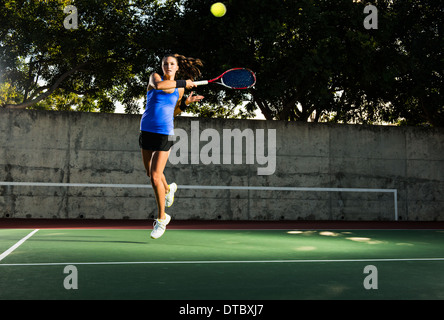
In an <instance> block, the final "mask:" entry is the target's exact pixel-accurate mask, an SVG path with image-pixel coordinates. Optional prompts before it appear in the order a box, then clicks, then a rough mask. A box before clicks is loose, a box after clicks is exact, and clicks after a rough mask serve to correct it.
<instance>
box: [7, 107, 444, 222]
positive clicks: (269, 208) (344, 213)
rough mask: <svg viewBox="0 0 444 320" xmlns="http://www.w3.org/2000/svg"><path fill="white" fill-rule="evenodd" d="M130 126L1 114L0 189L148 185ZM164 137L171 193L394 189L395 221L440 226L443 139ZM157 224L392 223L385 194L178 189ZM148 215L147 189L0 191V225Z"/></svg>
mask: <svg viewBox="0 0 444 320" xmlns="http://www.w3.org/2000/svg"><path fill="white" fill-rule="evenodd" d="M139 121H140V116H138V115H118V114H94V113H63V112H42V111H26V110H25V111H18V110H1V109H0V181H8V182H53V183H97V184H149V180H148V178H147V177H146V175H145V171H144V168H143V165H142V161H141V155H140V150H139V147H138V133H139ZM175 126H176V129H177V130H176V135H177V136H178V137H177V141H176V145H175V149H174V150H173V151H172V153H171V155H170V161H169V163H168V164H167V168H166V170H165V175H166V178H167V180H168V181H169V182H173V181H175V182H176V183H177V184H178V185H179V186H181V185H199V186H264V187H322V188H327V187H334V188H336V187H341V188H372V189H397V190H398V215H399V219H400V220H423V221H432V220H441V221H442V220H444V210H443V209H444V170H443V169H444V130H443V129H430V128H412V127H385V126H354V125H332V124H312V123H294V122H293V123H290V122H280V121H254V120H219V119H199V118H178V119H176V124H175ZM235 129H240V130H239V131H238V132H236V131H234V130H235ZM230 133H231V134H236V133H237V134H239V133H240V134H244V135H245V136H246V137H247V136H248V135H249V136H248V139H253V140H252V141H253V142H254V143H253V146H252V148H251V149H250V150H249V151H247V146H246V145H245V143H244V144H243V145H241V146H239V145H236V143H235V141H234V140H231V139H228V138H227V137H228V135H229V134H230ZM225 134H227V135H225ZM274 134H275V137H276V142H275V143H274V142H273V135H274ZM244 139H247V138H244ZM261 139H262V140H261ZM228 140H230V141H231V146H230V148H228ZM261 141H263V143H262V142H261ZM261 147H264V150H261ZM274 151H275V153H276V156H275V167H274V166H273V163H272V158H273V157H274V156H273V152H274ZM237 155H240V156H241V158H240V162H241V163H240V164H234V162H235V157H236V156H237ZM267 156H268V159H267ZM218 161H219V163H217V162H218ZM208 162H212V163H209V164H208ZM214 162H216V164H215V163H214ZM230 162H231V163H230ZM238 162H239V159H238ZM247 162H248V163H247ZM229 163H230V164H229ZM261 170H262V174H259V173H261ZM267 170H268V172H267ZM264 173H265V174H264ZM167 212H168V213H169V214H171V215H173V216H174V218H175V219H177V220H186V219H222V220H230V219H235V220H245V219H250V220H274V219H286V220H297V219H304V220H369V221H371V220H393V219H394V199H393V194H391V193H350V192H339V193H338V192H313V191H309V192H306V191H269V190H265V191H260V190H199V189H183V188H182V189H179V191H178V192H177V194H176V200H175V203H174V205H173V207H171V208H170V209H168V210H167ZM156 214H157V209H156V203H155V199H154V196H153V192H152V190H151V189H147V188H122V187H119V188H87V187H54V186H51V187H31V186H10V185H9V186H0V218H8V217H10V218H62V219H63V218H85V219H100V218H108V219H122V218H123V219H147V218H148V219H151V218H153V217H154V216H155V215H156Z"/></svg>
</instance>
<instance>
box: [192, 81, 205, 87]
mask: <svg viewBox="0 0 444 320" xmlns="http://www.w3.org/2000/svg"><path fill="white" fill-rule="evenodd" d="M194 84H195V85H196V86H203V85H206V84H208V81H207V80H202V81H194Z"/></svg>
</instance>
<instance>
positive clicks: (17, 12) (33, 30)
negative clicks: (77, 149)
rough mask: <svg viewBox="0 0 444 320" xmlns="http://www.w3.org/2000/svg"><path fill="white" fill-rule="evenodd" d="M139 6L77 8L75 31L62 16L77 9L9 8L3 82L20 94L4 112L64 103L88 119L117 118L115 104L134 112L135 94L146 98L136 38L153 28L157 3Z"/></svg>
mask: <svg viewBox="0 0 444 320" xmlns="http://www.w3.org/2000/svg"><path fill="white" fill-rule="evenodd" d="M132 2H134V4H135V5H130V4H128V1H117V0H115V1H98V0H94V1H86V0H79V1H76V7H77V8H78V20H79V21H80V23H79V25H78V29H75V30H69V29H66V28H65V27H64V25H63V22H64V20H65V18H66V17H67V15H66V14H65V13H64V12H63V9H64V8H65V7H66V6H67V5H68V3H70V1H6V2H5V6H3V7H2V8H1V9H0V16H1V18H2V27H1V30H0V39H1V40H0V66H1V79H0V80H1V82H2V83H4V86H6V85H8V86H9V88H14V89H15V90H16V92H17V93H16V94H14V97H15V99H12V100H11V99H9V100H5V101H4V102H3V104H4V105H3V106H4V107H9V108H27V107H31V106H32V107H34V108H51V106H50V105H49V103H50V102H51V100H53V101H59V100H60V99H61V100H71V102H70V103H65V104H62V105H63V106H64V107H67V106H70V105H72V104H74V101H75V104H76V105H78V110H84V111H93V110H100V111H103V112H112V111H113V109H114V105H113V103H112V101H113V100H114V101H115V100H121V101H122V102H123V103H124V104H126V105H127V106H129V107H131V106H132V98H129V97H128V92H133V93H134V91H136V92H137V90H139V91H140V83H138V77H137V76H138V74H141V73H142V72H141V70H140V69H137V66H138V65H140V63H139V62H140V59H144V58H146V56H143V57H141V55H140V54H139V52H138V50H139V46H138V44H137V41H136V40H137V31H138V30H140V29H143V28H146V27H147V23H146V21H145V20H144V19H143V16H144V15H145V14H148V13H149V12H150V10H153V9H154V6H153V4H154V2H153V1H152V2H146V1H132ZM145 3H146V4H145ZM136 4H137V6H136ZM142 13H143V14H142ZM3 21H4V23H3ZM144 49H145V50H149V48H144ZM144 64H145V63H143V64H142V65H144ZM135 87H136V88H137V89H135ZM122 88H123V89H122ZM119 89H120V90H119ZM137 93H138V94H139V95H140V92H137ZM49 97H52V98H53V99H48V98H49ZM55 108H58V105H56V106H55ZM68 109H69V107H68Z"/></svg>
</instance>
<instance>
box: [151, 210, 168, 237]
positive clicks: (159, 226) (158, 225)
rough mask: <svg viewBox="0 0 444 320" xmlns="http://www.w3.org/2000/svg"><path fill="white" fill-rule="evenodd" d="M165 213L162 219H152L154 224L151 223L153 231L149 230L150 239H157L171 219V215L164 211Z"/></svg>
mask: <svg viewBox="0 0 444 320" xmlns="http://www.w3.org/2000/svg"><path fill="white" fill-rule="evenodd" d="M165 215H166V218H165V219H163V220H160V219H156V220H155V221H154V224H153V226H154V228H153V231H152V232H151V238H152V239H158V238H160V237H161V236H162V235H163V234H164V233H165V229H166V226H167V224H168V223H170V221H171V216H170V215H168V214H166V213H165Z"/></svg>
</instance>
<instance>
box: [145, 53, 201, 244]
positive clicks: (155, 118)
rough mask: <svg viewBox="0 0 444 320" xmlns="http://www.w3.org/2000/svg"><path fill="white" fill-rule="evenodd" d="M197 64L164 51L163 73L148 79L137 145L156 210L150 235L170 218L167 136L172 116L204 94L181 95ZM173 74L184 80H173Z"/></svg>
mask: <svg viewBox="0 0 444 320" xmlns="http://www.w3.org/2000/svg"><path fill="white" fill-rule="evenodd" d="M201 66H202V62H201V61H200V60H199V59H194V58H187V57H184V56H182V55H179V54H168V55H166V56H164V57H163V59H162V71H163V77H162V76H160V75H159V74H158V73H153V74H152V75H151V76H150V79H149V84H148V88H147V91H148V92H147V101H146V108H145V112H144V113H143V115H142V120H141V122H140V136H139V145H140V148H141V149H142V160H143V164H144V166H145V170H146V173H147V175H148V177H149V178H150V180H151V185H152V186H153V189H154V194H155V197H156V201H157V211H158V214H157V219H156V220H155V221H154V228H153V231H152V232H151V238H153V239H157V238H159V237H161V236H162V235H163V234H164V232H165V229H166V226H167V225H168V223H169V222H170V220H171V216H170V215H168V214H167V213H165V206H166V207H170V206H171V205H172V204H173V201H174V193H175V192H176V190H177V185H176V184H175V183H172V184H171V185H168V183H167V181H166V179H165V175H164V173H163V171H164V169H165V166H166V163H167V160H168V157H169V154H170V149H171V147H172V145H173V141H171V139H169V138H168V137H169V136H171V135H174V120H173V119H174V117H175V116H176V115H178V114H180V113H181V112H182V111H185V109H186V107H187V106H188V105H189V104H190V103H193V102H198V101H201V100H202V99H203V98H204V97H203V96H200V95H194V92H191V94H190V95H189V96H188V97H187V98H186V99H185V98H184V92H185V89H192V88H194V87H196V84H194V82H193V79H196V78H197V77H198V76H200V74H201V73H200V70H199V67H201ZM176 74H177V75H178V76H180V77H183V78H185V79H187V80H175V78H176Z"/></svg>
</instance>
